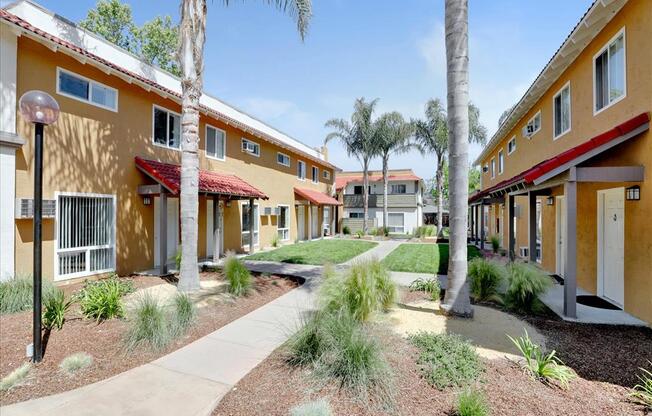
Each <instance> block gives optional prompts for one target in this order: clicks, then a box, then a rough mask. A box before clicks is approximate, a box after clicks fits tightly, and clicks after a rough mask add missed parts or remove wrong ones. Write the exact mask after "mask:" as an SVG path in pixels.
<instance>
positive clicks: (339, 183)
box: [335, 173, 421, 191]
mask: <svg viewBox="0 0 652 416" xmlns="http://www.w3.org/2000/svg"><path fill="white" fill-rule="evenodd" d="M382 180H383V175H378V174H375V175H374V174H370V175H369V182H381V181H382ZM387 180H388V181H420V180H421V178H420V177H418V176H417V175H415V174H413V173H402V174H398V175H387ZM350 182H362V175H360V176H341V177H338V178H336V179H335V189H336V190H338V191H339V190H340V189H342V188H344V187H345V186H346V185H348V184H349V183H350Z"/></svg>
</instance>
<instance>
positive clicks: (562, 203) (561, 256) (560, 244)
mask: <svg viewBox="0 0 652 416" xmlns="http://www.w3.org/2000/svg"><path fill="white" fill-rule="evenodd" d="M556 199H557V204H556V207H557V221H555V224H556V232H555V234H556V237H557V250H556V251H557V274H558V275H559V276H561V277H564V267H565V265H566V243H565V241H566V200H565V199H564V197H563V196H558V197H557V198H556Z"/></svg>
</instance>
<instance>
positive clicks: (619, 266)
mask: <svg viewBox="0 0 652 416" xmlns="http://www.w3.org/2000/svg"><path fill="white" fill-rule="evenodd" d="M598 295H599V296H603V297H605V298H607V299H609V300H610V301H612V302H614V303H616V304H617V305H619V306H623V304H624V303H625V190H624V188H614V189H607V190H604V191H598Z"/></svg>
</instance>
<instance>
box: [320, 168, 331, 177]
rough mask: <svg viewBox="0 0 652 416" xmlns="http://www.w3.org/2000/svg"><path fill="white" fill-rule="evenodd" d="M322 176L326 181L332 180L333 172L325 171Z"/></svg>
mask: <svg viewBox="0 0 652 416" xmlns="http://www.w3.org/2000/svg"><path fill="white" fill-rule="evenodd" d="M322 176H323V177H324V179H330V178H331V172H330V171H329V170H326V169H324V170H323V172H322Z"/></svg>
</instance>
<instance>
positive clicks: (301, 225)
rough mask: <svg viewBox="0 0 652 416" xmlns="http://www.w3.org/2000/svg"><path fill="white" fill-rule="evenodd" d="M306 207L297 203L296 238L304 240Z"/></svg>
mask: <svg viewBox="0 0 652 416" xmlns="http://www.w3.org/2000/svg"><path fill="white" fill-rule="evenodd" d="M305 212H306V208H305V207H304V206H303V205H297V239H299V240H305V239H306V235H305V229H306V219H305Z"/></svg>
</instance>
